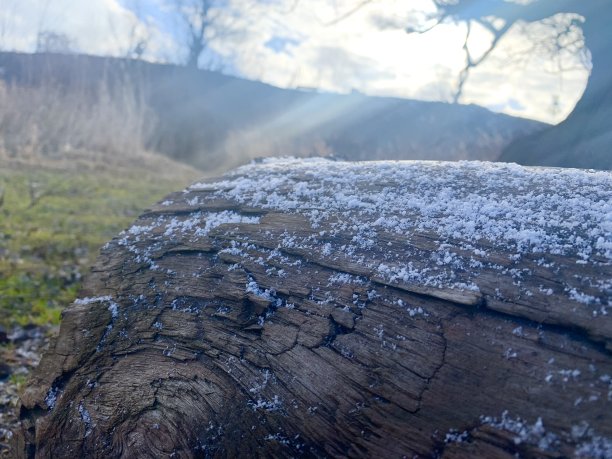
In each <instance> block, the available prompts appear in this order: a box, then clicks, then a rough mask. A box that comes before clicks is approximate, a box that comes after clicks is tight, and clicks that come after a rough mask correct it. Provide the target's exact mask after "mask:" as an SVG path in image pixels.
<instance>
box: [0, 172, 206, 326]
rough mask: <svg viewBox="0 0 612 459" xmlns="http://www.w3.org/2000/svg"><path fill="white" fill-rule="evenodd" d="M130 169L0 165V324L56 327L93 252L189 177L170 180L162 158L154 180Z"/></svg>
mask: <svg viewBox="0 0 612 459" xmlns="http://www.w3.org/2000/svg"><path fill="white" fill-rule="evenodd" d="M158 161H159V160H158ZM168 163H170V162H169V161H168ZM130 167H131V168H130V169H129V170H128V169H126V167H122V166H120V165H117V167H89V168H74V167H67V168H62V167H41V166H40V165H35V164H29V165H24V164H19V165H15V164H11V163H10V162H6V161H0V196H2V194H3V202H2V204H1V205H0V325H3V326H5V327H7V326H8V327H10V326H12V325H15V324H19V325H25V324H28V323H34V324H38V325H42V324H49V323H50V324H56V323H58V322H59V319H60V313H61V310H62V309H63V308H64V307H65V306H67V305H68V304H70V302H71V301H73V300H74V299H75V297H76V295H77V292H78V290H79V287H80V284H81V280H82V278H83V276H84V275H86V273H87V271H88V269H89V267H90V266H91V265H92V264H93V261H94V259H95V257H96V256H97V253H98V250H99V248H100V247H101V246H102V245H103V244H104V243H105V242H107V241H108V240H110V239H111V238H112V237H113V236H114V235H116V234H117V233H119V232H120V231H121V230H122V229H124V228H125V227H127V226H128V225H129V224H130V222H131V221H132V220H134V219H135V218H136V217H137V216H138V215H139V214H140V213H141V212H142V211H143V210H144V209H145V208H147V207H148V206H150V205H151V204H153V203H154V202H156V201H157V200H159V199H161V198H162V197H163V196H164V195H166V194H168V193H170V192H172V191H176V190H180V189H182V188H183V187H185V186H186V185H187V184H188V183H189V181H190V180H192V179H193V178H195V177H196V176H197V172H196V171H194V170H189V169H187V168H185V167H184V166H182V167H178V168H176V169H177V174H176V176H173V175H172V174H171V173H170V174H169V173H168V168H170V169H171V164H167V163H165V162H164V161H163V160H162V161H161V162H160V164H159V167H162V168H163V169H164V173H163V174H160V175H161V177H159V176H156V174H155V171H151V169H150V168H149V170H145V171H144V172H142V173H139V171H138V169H137V168H136V167H135V165H134V164H133V163H132V164H131V166H130ZM2 190H4V193H2ZM0 201H2V198H1V197H0Z"/></svg>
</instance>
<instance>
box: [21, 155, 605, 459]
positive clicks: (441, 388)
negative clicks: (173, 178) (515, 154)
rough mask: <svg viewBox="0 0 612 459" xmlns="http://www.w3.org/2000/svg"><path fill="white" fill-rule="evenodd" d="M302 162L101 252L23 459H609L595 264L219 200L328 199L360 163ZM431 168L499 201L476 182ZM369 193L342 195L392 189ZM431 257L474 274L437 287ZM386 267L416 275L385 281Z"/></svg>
mask: <svg viewBox="0 0 612 459" xmlns="http://www.w3.org/2000/svg"><path fill="white" fill-rule="evenodd" d="M386 164H387V165H388V164H389V163H386ZM406 164H408V165H406ZM304 167H305V168H304ZM304 167H302V166H300V167H299V168H297V167H296V166H295V163H292V162H291V161H289V162H285V163H283V162H281V163H274V164H272V165H271V166H270V165H267V164H263V165H254V166H251V167H249V168H243V169H241V170H239V171H238V172H237V173H236V174H235V175H233V176H230V177H228V178H226V180H225V181H224V182H218V183H215V181H210V182H209V183H210V184H200V185H199V186H195V187H194V188H193V189H191V190H188V191H185V192H179V193H176V194H174V195H171V196H170V197H168V198H167V199H166V200H165V201H164V202H163V203H160V204H158V205H156V206H154V207H153V208H152V209H151V210H150V211H148V212H147V213H145V214H144V215H143V216H141V217H140V218H139V219H138V221H137V222H136V223H135V224H134V226H133V227H132V228H131V230H130V231H128V232H126V233H123V234H122V235H120V236H118V237H117V238H115V239H114V240H113V241H112V242H110V243H109V244H108V245H107V246H106V247H105V248H104V249H103V250H102V253H101V255H100V257H99V260H98V262H97V264H96V266H95V267H94V269H93V272H92V274H91V276H90V277H89V279H88V281H87V283H86V286H85V289H84V291H83V292H82V294H81V298H82V299H81V300H80V301H77V302H76V303H75V304H73V305H72V306H70V307H69V308H68V309H67V310H66V311H65V313H64V317H63V320H62V325H61V331H60V334H59V337H58V338H57V340H56V342H55V343H54V344H53V345H52V346H51V350H50V351H49V352H48V353H47V354H46V355H45V357H44V358H43V361H42V362H41V365H40V367H39V368H38V370H37V372H36V374H35V377H34V379H33V380H32V381H31V382H30V384H29V385H28V388H27V389H26V391H25V394H24V395H23V397H22V402H23V406H22V410H21V415H22V423H23V429H22V431H21V432H19V433H18V435H17V436H16V442H17V444H18V450H19V452H20V454H21V455H22V456H23V457H27V456H36V457H79V456H81V457H185V458H188V457H251V456H262V457H263V456H265V457H291V456H293V457H296V456H305V457H327V456H330V457H347V456H348V457H447V458H468V457H486V458H496V457H499V458H506V457H507V458H510V457H516V454H518V456H519V457H574V456H578V457H602V458H604V457H611V456H610V455H611V454H612V446H611V445H612V443H611V441H610V438H611V437H612V359H611V350H612V348H611V343H612V326H611V321H610V315H609V314H608V310H607V307H608V305H609V302H610V285H609V284H610V279H612V268H611V265H610V260H609V259H608V258H606V256H605V254H604V255H602V253H604V252H602V251H599V252H598V251H597V250H594V251H593V253H591V254H590V256H589V257H588V258H587V259H586V261H585V257H584V256H581V255H580V254H576V253H572V251H571V250H569V251H568V252H567V253H552V252H554V250H546V249H542V251H537V250H536V251H535V252H534V251H532V250H531V249H530V250H523V251H519V252H520V253H518V252H517V253H518V255H517V253H515V252H516V251H513V250H511V249H509V248H508V247H509V246H508V245H507V244H502V243H499V241H498V242H495V241H490V240H486V239H482V238H481V239H479V240H477V241H474V240H471V241H466V240H465V239H462V238H461V237H459V238H453V237H450V236H449V235H448V234H446V233H444V234H442V235H441V233H440V232H439V231H437V230H436V229H435V228H423V227H422V226H421V227H420V228H417V227H412V228H408V229H406V230H405V231H404V230H403V231H391V230H389V231H383V230H381V229H380V228H379V229H378V230H377V232H376V234H374V235H372V234H370V235H369V236H368V237H369V239H368V240H367V241H366V242H365V243H360V242H359V240H358V239H355V237H356V234H357V235H359V234H362V233H360V232H359V231H360V230H357V231H356V230H355V228H354V227H352V226H351V225H349V224H346V225H343V224H342V223H343V222H345V223H346V222H352V221H353V220H351V218H352V217H351V216H354V215H356V213H357V212H359V211H358V210H354V209H351V208H346V209H345V210H342V209H336V210H334V209H333V208H332V210H331V211H329V212H331V213H328V214H327V215H326V217H325V218H324V219H322V220H321V221H315V220H313V213H312V209H311V208H308V203H309V202H312V203H313V206H314V205H315V204H316V205H320V199H319V200H317V199H318V198H312V199H311V198H310V197H308V195H303V196H302V198H303V199H302V200H301V201H300V204H299V205H298V206H297V207H294V208H293V210H292V209H290V208H283V205H273V204H270V203H271V202H272V200H270V199H269V198H268V200H267V201H265V200H264V201H261V204H260V205H255V204H256V199H255V198H254V197H253V196H254V194H253V193H252V190H251V191H248V190H246V191H244V194H240V190H239V189H238V194H236V193H234V194H233V193H232V191H231V190H237V188H236V184H237V183H239V182H240V180H243V179H244V178H245V177H246V178H247V179H249V180H250V179H251V178H253V177H266V180H268V179H269V180H273V179H274V178H275V177H278V176H283V177H290V178H291V180H289V181H288V182H287V181H285V182H283V183H280V184H279V185H278V187H277V188H276V192H277V193H278V195H279V196H284V197H286V198H287V199H289V198H290V197H291V196H289V195H290V194H291V193H294V191H295V189H297V188H299V186H298V185H297V184H298V183H299V182H300V181H303V182H305V183H308V184H309V186H311V187H313V188H316V189H317V190H319V191H321V190H323V194H325V192H326V190H328V191H329V193H328V195H330V196H334V195H335V196H338V195H339V193H340V192H341V191H342V190H340V188H334V186H333V185H332V182H326V181H325V180H323V179H321V178H320V174H321V170H322V169H326V168H328V169H330V170H332V174H333V171H334V170H339V169H342V168H351V167H353V166H346V165H343V163H333V162H329V164H327V163H324V162H315V163H313V164H312V165H311V166H308V165H306V166H304ZM309 167H310V168H311V169H308V168H309ZM354 167H357V166H354ZM367 167H368V168H370V169H372V168H376V167H377V166H376V164H374V165H370V166H367ZM381 167H382V166H381ZM385 167H386V166H385ZM402 167H404V168H410V167H412V168H420V167H421V168H422V167H424V166H423V165H422V164H419V163H414V164H413V165H410V164H409V163H405V165H404V166H402ZM334 168H335V169H334ZM370 169H368V170H370ZM451 169H452V170H451ZM313 170H316V174H314V173H312V172H313ZM350 171H351V173H353V174H356V175H355V177H357V178H358V177H360V176H361V175H360V174H362V173H365V172H364V171H363V170H361V169H350ZM340 172H341V173H340V175H343V174H345V172H346V171H344V170H341V171H340ZM443 172H444V171H443ZM493 172H494V173H495V174H501V175H500V176H503V174H504V173H506V174H508V175H509V176H514V175H516V174H517V173H519V172H520V173H521V174H523V173H524V174H531V173H532V172H533V174H534V178H533V180H534V182H530V183H532V184H533V183H538V182H537V181H538V180H540V181H543V182H542V187H543V189H546V187H547V183H546V180H549V179H548V175H546V174H542V173H541V171H538V170H533V171H532V172H530V170H523V171H522V172H521V171H519V172H517V170H515V169H512V168H511V169H508V170H507V171H505V172H504V170H503V168H502V169H499V170H498V169H495V170H494V171H493ZM493 172H491V173H493ZM427 173H428V172H427V171H424V172H423V174H427ZM444 173H452V174H456V175H457V177H466V181H464V182H457V186H458V187H461V188H462V189H463V191H465V189H466V187H467V188H469V186H473V187H474V190H473V192H474V193H476V194H478V193H480V195H482V193H485V194H486V193H489V194H490V193H491V190H486V189H484V191H482V192H480V191H478V186H479V183H481V182H480V181H481V180H482V177H480V176H479V177H480V178H479V179H478V180H475V179H473V177H472V178H470V177H471V176H472V175H473V171H472V170H471V169H470V168H469V167H467V166H466V170H462V169H461V167H455V166H453V167H452V168H450V169H449V170H448V171H446V172H444ZM470 174H472V175H470ZM538 174H539V175H538ZM550 174H553V172H550ZM576 174H578V172H576ZM585 174H586V173H585ZM601 174H604V173H600V174H599V175H597V177H595V178H593V179H592V181H593V183H594V182H595V181H597V180H599V182H598V183H600V182H601V181H602V180H603V183H604V185H605V183H609V182H610V176H609V174H608V175H601ZM540 175H541V176H542V177H540ZM572 177H574V176H572ZM583 179H584V180H583ZM380 180H381V178H380V177H378V178H377V181H372V180H370V179H368V180H364V181H360V180H355V182H354V183H348V184H345V187H346V188H345V191H346V190H352V191H351V193H354V194H355V196H364V194H365V195H366V196H367V195H368V194H367V192H366V191H367V190H366V188H368V189H375V188H377V187H382V186H383V185H384V186H386V187H391V188H393V187H395V188H394V189H398V187H399V186H400V185H398V184H394V183H387V184H382V183H380ZM581 180H582V181H580V180H579V181H577V182H576V181H574V182H572V181H569V182H571V186H574V187H580V186H584V184H585V183H587V184H588V183H590V182H589V180H591V178H590V177H589V176H586V175H585V176H584V177H582V179H581ZM606 180H607V181H608V182H606ZM348 182H350V180H349V181H348ZM470 184H471V185H470ZM581 184H582V185H581ZM568 186H570V185H568ZM508 187H516V184H515V183H510V184H509V185H508ZM264 188H265V187H264ZM485 188H486V187H485ZM263 191H265V192H266V193H267V195H268V197H269V196H270V193H271V192H270V190H267V191H266V190H265V189H264V190H263ZM506 191H507V190H506ZM573 191H576V190H573ZM578 191H580V190H578ZM578 191H577V192H576V196H578V198H577V199H584V200H585V206H588V205H589V203H590V204H592V203H593V202H598V201H597V200H598V199H599V200H601V199H603V198H602V197H601V196H599V197H595V198H593V199H595V201H594V200H593V199H591V201H589V199H590V198H587V197H585V196H586V193H585V194H581V193H579V192H578ZM414 192H415V191H414V190H410V189H406V190H404V191H402V193H404V194H410V193H414ZM458 192H459V191H458ZM550 192H551V193H552V192H559V193H560V192H561V191H559V190H554V191H550ZM610 192H611V190H610V189H607V190H605V189H604V190H603V193H604V194H605V193H610ZM249 193H250V194H249ZM294 194H295V193H294ZM581 196H582V197H581ZM294 197H295V196H294ZM470 199H471V198H470ZM587 201H588V202H587ZM332 207H333V206H332ZM328 210H329V209H328ZM391 210H393V209H391ZM386 215H387V217H388V216H389V214H388V212H387V214H386ZM404 218H405V219H410V218H414V219H417V218H419V216H418V215H416V214H415V215H412V216H411V214H410V213H408V214H407V215H404ZM436 218H437V217H436ZM215 219H216V220H215ZM373 219H374V217H373V216H372V215H369V214H363V220H364V222H365V224H366V226H368V225H370V226H372V225H374V223H372V222H373ZM212 221H217V223H221V224H219V225H218V226H217V224H210V222H212ZM313 221H315V223H313ZM194 222H195V223H194ZM207 222H209V224H208V226H207ZM223 222H225V223H223ZM372 227H374V226H372ZM198 230H199V232H198ZM364 231H365V230H364ZM440 231H442V230H440ZM604 236H605V232H604ZM568 237H571V235H570V236H568ZM351 241H353V242H354V244H353V247H350V246H351ZM355 241H357V242H355ZM368 241H371V242H368ZM598 241H599V245H597V240H594V241H592V243H591V242H589V243H588V244H590V245H591V246H593V247H596V246H597V247H601V245H602V241H601V239H598ZM468 242H469V243H468ZM604 242H606V241H604ZM326 244H329V245H326ZM588 244H587V245H588ZM441 247H442V249H444V250H445V251H446V253H448V252H449V251H450V252H451V253H452V257H453V258H454V259H455V260H459V261H461V260H463V261H470V260H473V261H472V263H471V265H469V266H471V267H470V268H469V269H468V268H465V267H466V266H468V265H466V264H460V263H459V262H453V263H454V264H451V265H448V266H447V265H445V266H442V268H444V269H446V271H444V273H447V274H448V273H449V272H450V273H451V274H452V279H451V280H452V282H451V281H448V282H446V281H444V282H436V283H433V282H431V279H432V277H431V276H430V277H427V276H429V275H430V274H432V271H428V269H430V268H431V269H434V268H435V266H438V267H439V266H440V264H439V263H437V261H436V260H438V258H436V257H437V256H438V254H439V253H440V250H441ZM341 248H342V250H340V249H341ZM393 260H399V261H398V263H399V262H406V261H408V260H409V261H410V262H412V264H411V265H410V266H411V269H412V270H413V271H415V272H419V273H421V274H422V273H427V276H421V277H419V276H416V277H415V276H412V277H411V276H402V275H395V276H387V275H385V269H384V268H382V269H381V268H380V266H381V265H384V266H391V263H392V261H393ZM438 261H439V260H438ZM458 263H459V264H458ZM399 266H400V264H398V265H397V266H395V268H393V269H395V271H394V272H396V273H397V272H399V268H398V267H399ZM401 266H407V265H405V264H404V265H401ZM376 267H378V268H376ZM442 268H440V269H442ZM436 269H437V268H436ZM434 271H435V270H434ZM440 273H442V271H440V272H437V271H436V272H435V273H434V274H435V279H445V278H444V277H443V276H442V275H441V274H440ZM517 273H518V274H517ZM414 279H420V280H421V281H420V282H419V281H415V280H414ZM585 279H587V280H588V282H586V281H585ZM462 286H463V287H462ZM572 289H575V290H574V291H573V293H572ZM578 291H579V292H580V293H576V292H578ZM579 295H582V296H581V297H579ZM576 298H578V299H579V300H581V301H576ZM585 298H586V299H587V300H588V301H587V300H585Z"/></svg>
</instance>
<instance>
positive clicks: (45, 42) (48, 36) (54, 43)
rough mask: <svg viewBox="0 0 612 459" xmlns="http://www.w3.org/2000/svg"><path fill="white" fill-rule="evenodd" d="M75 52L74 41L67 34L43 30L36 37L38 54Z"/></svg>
mask: <svg viewBox="0 0 612 459" xmlns="http://www.w3.org/2000/svg"><path fill="white" fill-rule="evenodd" d="M73 51H74V40H73V39H72V38H71V37H69V36H68V35H67V34H65V33H61V32H56V31H53V30H42V31H40V32H38V36H37V37H36V52H37V53H63V54H69V53H72V52H73Z"/></svg>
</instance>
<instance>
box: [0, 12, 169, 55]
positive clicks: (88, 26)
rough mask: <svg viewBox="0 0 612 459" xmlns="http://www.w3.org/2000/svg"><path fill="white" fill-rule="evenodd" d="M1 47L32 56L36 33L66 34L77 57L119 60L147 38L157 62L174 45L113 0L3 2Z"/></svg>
mask: <svg viewBox="0 0 612 459" xmlns="http://www.w3.org/2000/svg"><path fill="white" fill-rule="evenodd" d="M2 2H3V6H4V5H6V7H5V8H3V9H2V10H1V11H0V46H1V47H2V49H6V50H19V51H30V52H31V51H35V50H36V39H37V35H38V33H39V32H44V31H52V32H55V33H60V34H64V35H66V36H67V37H69V38H70V39H71V41H72V43H73V48H74V50H75V51H78V52H85V53H89V54H105V55H112V56H123V55H126V54H128V52H129V50H130V47H133V46H135V44H136V43H137V41H138V40H140V39H141V38H144V37H145V36H148V34H150V36H148V38H149V49H148V56H149V57H150V58H159V57H161V56H162V55H163V54H164V53H165V52H166V53H167V51H168V49H170V48H172V47H173V46H175V45H174V40H173V39H172V37H169V36H168V35H167V34H164V33H163V32H162V31H160V30H159V28H157V27H149V25H150V24H148V23H147V22H146V19H143V18H139V17H138V16H137V15H136V14H135V13H134V12H133V11H131V10H130V9H128V8H126V7H125V6H123V5H122V4H121V3H119V2H118V1H117V0H87V1H86V2H85V1H74V0H2Z"/></svg>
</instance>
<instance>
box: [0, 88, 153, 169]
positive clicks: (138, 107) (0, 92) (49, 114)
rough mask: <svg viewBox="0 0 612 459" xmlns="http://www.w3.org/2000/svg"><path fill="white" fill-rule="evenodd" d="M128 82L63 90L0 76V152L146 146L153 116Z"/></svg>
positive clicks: (26, 154)
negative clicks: (22, 83) (9, 82)
mask: <svg viewBox="0 0 612 459" xmlns="http://www.w3.org/2000/svg"><path fill="white" fill-rule="evenodd" d="M134 89H135V88H133V87H131V86H130V85H129V84H123V85H120V86H119V85H118V86H116V87H115V88H111V86H110V85H107V84H101V85H100V86H99V87H98V88H97V89H95V90H94V91H91V90H90V91H85V90H79V89H74V88H72V89H71V90H70V91H67V90H65V89H63V88H61V87H60V86H59V85H54V84H52V83H48V84H45V85H43V86H39V87H24V86H14V85H7V84H5V83H3V82H1V81H0V156H4V157H5V158H17V157H19V158H22V159H27V158H32V157H61V156H62V155H64V154H65V153H67V152H71V151H74V150H86V151H96V152H101V153H122V154H125V153H127V152H139V151H144V150H145V145H146V140H147V138H148V137H149V135H150V133H151V131H152V129H153V127H154V125H155V119H154V116H153V114H152V111H151V110H150V109H149V108H148V107H147V106H146V104H145V103H144V102H143V100H142V99H141V98H139V97H138V92H137V91H135V90H134Z"/></svg>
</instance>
